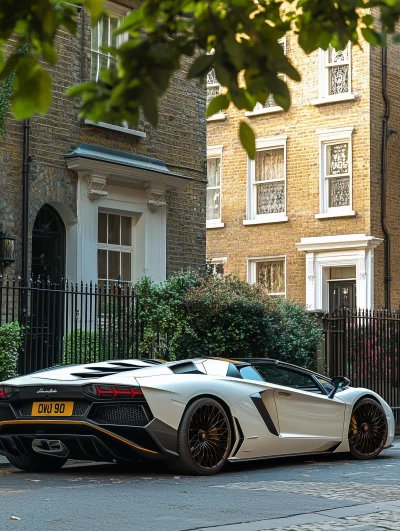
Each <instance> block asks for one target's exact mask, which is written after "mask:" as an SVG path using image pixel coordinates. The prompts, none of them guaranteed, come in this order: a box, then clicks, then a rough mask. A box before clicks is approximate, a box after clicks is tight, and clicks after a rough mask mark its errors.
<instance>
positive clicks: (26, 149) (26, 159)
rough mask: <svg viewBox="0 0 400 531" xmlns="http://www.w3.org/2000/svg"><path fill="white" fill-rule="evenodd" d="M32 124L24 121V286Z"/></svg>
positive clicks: (25, 283) (22, 270) (23, 279)
mask: <svg viewBox="0 0 400 531" xmlns="http://www.w3.org/2000/svg"><path fill="white" fill-rule="evenodd" d="M30 127H31V126H30V122H29V120H24V125H23V130H24V135H23V144H22V150H23V162H22V238H21V241H22V267H21V278H22V282H23V283H24V286H26V285H27V284H28V237H29V232H28V228H29V219H28V218H29V164H30V160H29V136H30Z"/></svg>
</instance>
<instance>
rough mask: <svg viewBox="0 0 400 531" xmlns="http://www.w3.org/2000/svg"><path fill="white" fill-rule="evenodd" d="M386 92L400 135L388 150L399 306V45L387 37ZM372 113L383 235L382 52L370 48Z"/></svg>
mask: <svg viewBox="0 0 400 531" xmlns="http://www.w3.org/2000/svg"><path fill="white" fill-rule="evenodd" d="M387 64H388V79H387V92H388V96H389V102H390V119H389V129H393V130H396V131H397V132H398V134H396V135H392V136H391V137H390V138H389V140H388V149H387V181H388V185H387V186H388V187H387V201H386V203H387V206H386V209H387V226H388V229H389V233H390V236H391V242H392V245H391V260H390V262H391V268H392V282H391V292H392V296H391V307H392V309H399V308H400V245H399V244H400V208H399V199H400V168H399V154H400V99H399V88H400V47H399V45H398V44H395V43H393V42H392V40H391V38H389V40H388V50H387ZM370 65H371V66H370V83H371V85H370V115H371V198H373V199H372V201H371V205H372V208H371V230H372V232H373V234H374V236H378V237H380V238H383V237H384V235H383V231H382V227H381V156H382V118H383V113H384V109H385V106H384V101H383V97H382V70H381V68H382V51H381V49H380V48H372V47H371V50H370ZM384 275H385V273H384V245H383V244H382V245H380V246H379V247H378V249H377V250H376V252H375V307H376V308H381V307H384Z"/></svg>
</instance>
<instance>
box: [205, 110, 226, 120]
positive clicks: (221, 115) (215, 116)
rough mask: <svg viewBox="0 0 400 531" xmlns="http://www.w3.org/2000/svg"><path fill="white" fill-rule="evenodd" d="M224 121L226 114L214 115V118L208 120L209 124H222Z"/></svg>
mask: <svg viewBox="0 0 400 531" xmlns="http://www.w3.org/2000/svg"><path fill="white" fill-rule="evenodd" d="M223 120H226V114H224V113H223V112H220V113H218V114H214V115H213V116H210V118H207V122H222V121H223Z"/></svg>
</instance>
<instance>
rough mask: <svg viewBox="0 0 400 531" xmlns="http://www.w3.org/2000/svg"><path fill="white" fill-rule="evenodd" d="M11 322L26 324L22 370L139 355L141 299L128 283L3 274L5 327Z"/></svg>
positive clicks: (0, 314) (0, 290)
mask: <svg viewBox="0 0 400 531" xmlns="http://www.w3.org/2000/svg"><path fill="white" fill-rule="evenodd" d="M10 322H18V323H19V324H20V325H21V326H22V327H23V346H22V348H21V353H20V362H19V372H20V373H21V374H26V373H29V372H32V371H35V370H39V369H42V368H46V367H50V366H52V365H59V364H68V363H90V362H94V361H104V360H108V359H121V358H125V359H126V358H135V357H138V354H139V343H140V340H141V333H142V326H141V321H140V318H139V301H138V298H137V297H136V295H135V292H134V290H133V289H132V287H131V286H130V285H129V284H124V283H119V282H103V283H102V284H101V285H96V284H94V283H90V284H83V283H79V284H75V283H70V282H68V281H65V282H63V283H62V284H61V285H60V284H52V283H50V282H48V281H47V280H40V279H38V280H35V281H29V282H28V283H27V284H26V283H24V282H23V281H22V280H3V279H2V278H1V277H0V326H1V325H2V324H4V323H10Z"/></svg>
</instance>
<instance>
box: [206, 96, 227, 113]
mask: <svg viewBox="0 0 400 531" xmlns="http://www.w3.org/2000/svg"><path fill="white" fill-rule="evenodd" d="M228 107H229V99H228V96H227V95H226V94H219V95H218V96H215V98H213V99H212V100H211V101H210V103H209V104H208V107H207V111H206V116H207V118H210V116H214V114H217V113H219V112H220V111H222V110H224V109H227V108H228Z"/></svg>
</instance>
